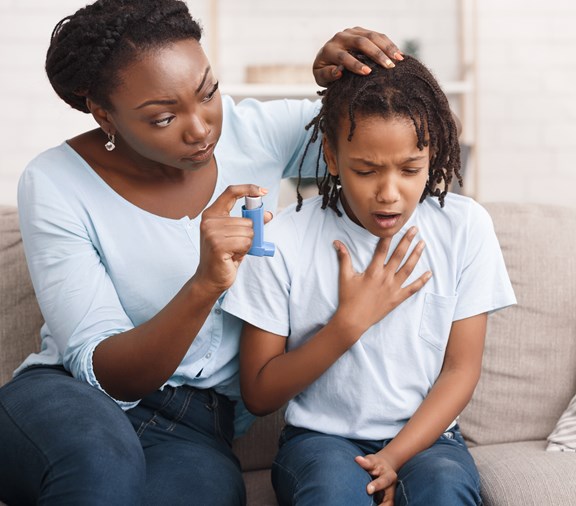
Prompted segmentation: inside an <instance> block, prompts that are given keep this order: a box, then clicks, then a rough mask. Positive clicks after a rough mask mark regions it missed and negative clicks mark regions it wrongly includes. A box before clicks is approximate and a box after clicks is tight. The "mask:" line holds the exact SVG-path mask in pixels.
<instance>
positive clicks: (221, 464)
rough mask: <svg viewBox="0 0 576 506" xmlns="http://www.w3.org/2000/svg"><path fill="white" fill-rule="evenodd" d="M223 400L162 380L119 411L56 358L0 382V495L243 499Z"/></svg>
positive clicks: (148, 501)
mask: <svg viewBox="0 0 576 506" xmlns="http://www.w3.org/2000/svg"><path fill="white" fill-rule="evenodd" d="M233 412H234V405H233V403H232V402H231V401H230V400H229V399H227V398H226V397H224V396H221V395H219V394H216V393H215V392H214V391H212V390H197V389H193V388H190V387H179V388H169V387H167V388H165V389H164V390H162V391H157V392H155V393H153V394H152V395H150V396H149V397H146V398H145V399H143V400H142V401H141V402H140V404H139V405H138V406H137V407H136V408H133V409H131V410H129V411H128V412H126V413H125V412H124V411H122V409H120V408H119V406H118V405H117V404H116V403H115V402H114V401H113V400H112V399H110V398H109V397H108V396H107V395H106V394H104V393H102V392H100V391H99V390H97V389H96V388H94V387H92V386H90V385H87V384H86V383H84V382H81V381H78V380H76V379H74V378H72V377H71V376H70V375H69V374H68V373H66V372H65V371H64V370H63V369H62V368H61V367H46V366H43V367H31V368H29V369H27V370H25V371H24V372H22V373H21V374H19V375H18V376H17V377H16V378H14V379H13V380H12V381H10V382H9V383H7V384H6V385H4V386H3V387H2V388H0V448H1V450H0V452H1V458H0V499H1V500H2V501H4V502H6V503H7V504H10V505H12V504H18V505H26V504H38V503H40V504H43V505H58V506H66V505H74V506H78V505H82V506H92V505H99V506H102V505H104V504H105V505H107V506H116V505H118V506H120V505H121V506H130V505H142V504H144V505H154V506H161V505H170V506H177V505H180V504H186V505H190V504H198V505H206V504H226V505H243V504H244V503H245V490H244V484H243V481H242V476H241V473H240V468H239V465H238V462H237V460H236V458H235V457H234V455H233V454H232V451H231V449H230V441H231V439H232V434H233Z"/></svg>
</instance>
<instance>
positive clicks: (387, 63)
mask: <svg viewBox="0 0 576 506" xmlns="http://www.w3.org/2000/svg"><path fill="white" fill-rule="evenodd" d="M385 65H386V67H387V68H389V69H391V68H394V67H395V66H396V65H394V62H393V61H392V60H386V63H385Z"/></svg>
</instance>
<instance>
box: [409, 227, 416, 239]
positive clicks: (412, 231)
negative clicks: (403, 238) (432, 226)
mask: <svg viewBox="0 0 576 506" xmlns="http://www.w3.org/2000/svg"><path fill="white" fill-rule="evenodd" d="M416 232H418V229H417V228H416V227H410V230H408V234H410V236H411V237H413V236H415V235H416Z"/></svg>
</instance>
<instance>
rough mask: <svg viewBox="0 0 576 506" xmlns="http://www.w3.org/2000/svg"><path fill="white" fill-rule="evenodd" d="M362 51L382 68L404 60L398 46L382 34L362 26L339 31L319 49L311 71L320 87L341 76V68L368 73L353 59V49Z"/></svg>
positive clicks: (365, 68)
mask: <svg viewBox="0 0 576 506" xmlns="http://www.w3.org/2000/svg"><path fill="white" fill-rule="evenodd" d="M351 51H352V52H358V53H363V54H365V55H366V56H368V57H370V58H371V59H372V60H374V61H375V62H376V63H379V64H380V65H382V66H383V67H386V68H392V67H394V60H402V59H403V55H402V52H401V51H400V49H398V46H396V44H394V42H392V41H391V40H390V39H389V38H388V37H387V36H386V35H384V34H383V33H378V32H373V31H372V30H367V29H365V28H361V27H355V28H347V29H346V30H343V31H341V32H338V33H337V34H336V35H334V37H332V38H331V39H330V40H329V41H328V42H326V44H324V46H322V48H321V49H320V51H319V52H318V54H317V55H316V59H315V60H314V64H313V65H312V71H313V73H314V79H316V83H318V85H319V86H327V85H328V84H330V83H331V82H332V81H335V80H336V79H339V78H340V76H341V75H342V69H343V68H345V69H348V70H350V71H351V72H356V73H357V74H369V73H370V69H369V68H368V67H367V66H366V65H364V64H363V63H361V62H359V61H358V60H357V59H356V58H354V57H353V56H352V55H351V54H350V52H351Z"/></svg>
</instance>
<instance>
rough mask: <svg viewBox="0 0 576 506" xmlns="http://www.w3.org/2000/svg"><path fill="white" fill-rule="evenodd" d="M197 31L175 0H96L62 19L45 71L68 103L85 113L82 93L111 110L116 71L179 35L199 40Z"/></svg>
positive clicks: (196, 24) (117, 76) (58, 25)
mask: <svg viewBox="0 0 576 506" xmlns="http://www.w3.org/2000/svg"><path fill="white" fill-rule="evenodd" d="M201 35H202V30H201V28H200V26H199V24H198V23H197V22H196V21H195V20H194V19H192V17H191V16H190V12H189V11H188V7H187V5H186V4H185V3H184V2H182V1H179V0H98V1H96V2H94V3H92V4H90V5H87V6H86V7H83V8H82V9H79V10H78V11H77V12H76V13H75V14H73V15H71V16H67V17H65V18H64V19H62V20H61V21H60V22H59V23H58V24H57V25H56V27H55V28H54V30H53V32H52V38H51V41H50V47H49V48H48V53H47V55H46V73H47V75H48V79H49V80H50V83H51V84H52V87H53V88H54V90H55V91H56V93H57V94H58V95H59V96H60V98H62V100H64V101H65V102H66V103H67V104H69V105H70V106H72V107H73V108H74V109H77V110H79V111H82V112H86V113H88V112H89V110H88V107H87V106H86V97H90V98H91V99H92V100H93V101H94V102H96V103H97V104H99V105H101V106H102V107H104V108H106V109H110V110H111V109H112V105H111V103H110V100H109V96H110V94H111V93H112V92H113V91H114V89H115V88H116V87H117V86H119V85H120V84H121V80H120V77H119V75H120V73H119V71H120V70H122V69H125V68H126V67H127V66H128V65H129V64H130V63H132V62H134V61H135V60H136V59H137V58H138V57H139V56H140V55H142V53H143V52H145V51H148V50H151V49H157V48H159V47H162V46H165V45H166V44H170V43H172V42H176V41H179V40H184V39H190V38H191V39H194V40H197V41H200V38H201Z"/></svg>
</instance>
